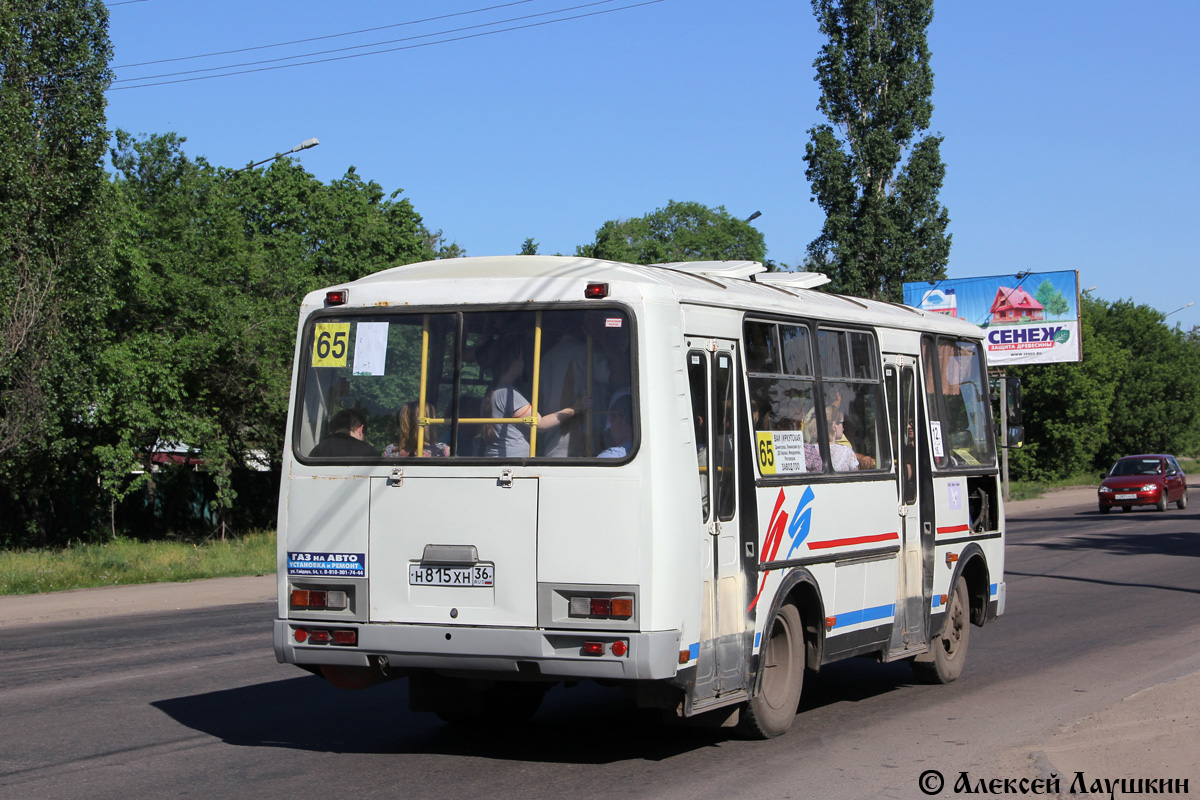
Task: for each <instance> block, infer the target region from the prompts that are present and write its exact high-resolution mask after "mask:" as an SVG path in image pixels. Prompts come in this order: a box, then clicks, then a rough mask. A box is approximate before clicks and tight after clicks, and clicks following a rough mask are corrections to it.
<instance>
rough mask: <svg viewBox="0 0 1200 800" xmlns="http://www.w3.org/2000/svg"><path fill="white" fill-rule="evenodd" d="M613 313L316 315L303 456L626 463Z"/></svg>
mask: <svg viewBox="0 0 1200 800" xmlns="http://www.w3.org/2000/svg"><path fill="white" fill-rule="evenodd" d="M630 336H631V333H630V322H629V318H628V315H627V314H626V313H625V312H624V311H623V310H620V309H596V308H595V307H589V308H587V309H568V310H555V311H475V312H450V313H430V314H380V313H358V314H351V313H347V314H339V315H323V316H319V317H316V318H314V319H313V321H312V322H311V323H310V324H309V326H308V327H307V329H306V330H305V333H304V341H303V346H304V351H303V353H302V355H301V369H302V378H301V383H300V390H299V397H298V399H297V404H298V407H297V414H296V426H295V432H294V442H293V444H294V447H295V450H296V453H297V455H298V456H300V457H301V458H303V459H305V460H324V459H337V460H346V459H349V460H352V461H356V462H358V461H374V462H378V461H383V460H388V459H406V458H426V457H429V458H439V457H444V458H451V459H457V458H502V459H510V460H511V459H526V458H601V457H603V458H606V459H607V458H619V457H621V456H623V455H628V454H630V453H632V451H633V448H634V436H633V431H634V430H635V429H636V425H635V422H634V416H635V410H634V409H635V408H636V405H635V404H634V403H633V402H632V397H633V395H632V388H633V387H632V381H631V369H630V352H631V347H630Z"/></svg>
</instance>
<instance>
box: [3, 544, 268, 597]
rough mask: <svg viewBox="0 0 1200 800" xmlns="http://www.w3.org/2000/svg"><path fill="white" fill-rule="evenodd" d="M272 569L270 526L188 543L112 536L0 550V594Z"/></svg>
mask: <svg viewBox="0 0 1200 800" xmlns="http://www.w3.org/2000/svg"><path fill="white" fill-rule="evenodd" d="M274 572H275V532H274V531H251V532H249V533H247V534H245V535H243V536H238V537H236V538H230V539H228V540H226V541H224V542H222V541H220V540H216V541H206V542H203V543H192V542H186V541H159V542H139V541H135V540H133V539H126V538H122V537H117V538H116V539H113V540H112V541H109V542H106V543H104V544H81V545H75V546H72V547H69V548H67V549H65V550H2V551H0V595H15V594H39V593H42V592H58V591H63V590H66V589H86V588H91V587H96V586H119V585H128V584H138V583H162V582H168V581H192V580H199V579H201V578H232V577H238V576H243V575H266V574H269V573H274Z"/></svg>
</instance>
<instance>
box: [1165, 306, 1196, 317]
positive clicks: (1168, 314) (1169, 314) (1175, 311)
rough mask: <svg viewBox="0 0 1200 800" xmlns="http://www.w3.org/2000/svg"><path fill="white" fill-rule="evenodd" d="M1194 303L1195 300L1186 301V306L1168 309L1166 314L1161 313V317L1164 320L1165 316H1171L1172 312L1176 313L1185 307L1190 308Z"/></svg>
mask: <svg viewBox="0 0 1200 800" xmlns="http://www.w3.org/2000/svg"><path fill="white" fill-rule="evenodd" d="M1194 305H1196V303H1195V301H1192V302H1191V303H1188V304H1187V305H1186V306H1180V307H1179V308H1177V309H1175V310H1174V311H1168V312H1167V313H1166V314H1163V319H1164V320H1165V319H1166V318H1167V317H1169V316H1171V315H1172V314H1178V313H1179V312H1180V311H1183V310H1184V309H1185V308H1191V307H1192V306H1194Z"/></svg>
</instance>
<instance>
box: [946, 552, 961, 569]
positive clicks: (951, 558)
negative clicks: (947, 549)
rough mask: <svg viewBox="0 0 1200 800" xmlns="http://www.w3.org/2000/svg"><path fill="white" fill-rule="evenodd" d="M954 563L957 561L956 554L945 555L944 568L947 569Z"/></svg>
mask: <svg viewBox="0 0 1200 800" xmlns="http://www.w3.org/2000/svg"><path fill="white" fill-rule="evenodd" d="M956 561H958V553H946V566H947V567H948V566H950V565H951V564H953V563H954V562H956Z"/></svg>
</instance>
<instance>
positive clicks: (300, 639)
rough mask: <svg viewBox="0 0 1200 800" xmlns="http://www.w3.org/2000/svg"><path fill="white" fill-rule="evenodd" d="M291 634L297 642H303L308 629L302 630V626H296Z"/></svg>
mask: <svg viewBox="0 0 1200 800" xmlns="http://www.w3.org/2000/svg"><path fill="white" fill-rule="evenodd" d="M292 635H293V636H294V637H295V639H296V641H297V642H300V644H304V642H305V641H306V640H307V639H308V631H306V630H304V628H296V632H295V633H294V634H292Z"/></svg>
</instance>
